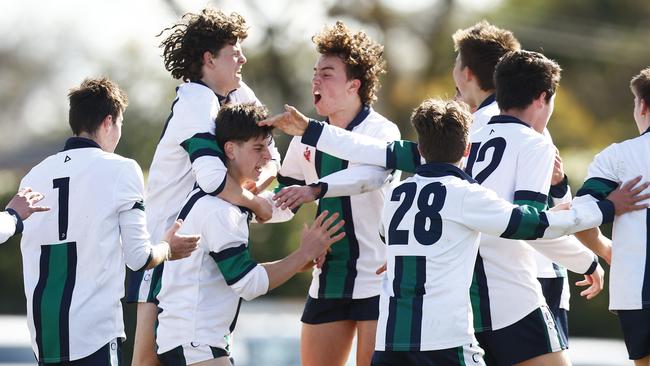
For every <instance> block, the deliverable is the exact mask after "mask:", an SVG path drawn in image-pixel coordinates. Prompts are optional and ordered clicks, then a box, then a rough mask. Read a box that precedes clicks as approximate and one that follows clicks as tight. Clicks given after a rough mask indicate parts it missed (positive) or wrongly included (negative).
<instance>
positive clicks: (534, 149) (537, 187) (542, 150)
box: [513, 139, 555, 211]
mask: <svg viewBox="0 0 650 366" xmlns="http://www.w3.org/2000/svg"><path fill="white" fill-rule="evenodd" d="M554 161H555V148H554V147H553V145H552V144H551V143H550V142H548V140H546V139H537V140H536V141H535V143H533V144H532V146H525V147H524V148H523V150H522V151H521V152H520V154H519V156H518V157H517V170H516V181H515V192H514V197H513V202H514V203H515V204H518V205H522V204H525V205H533V206H534V207H536V208H537V209H538V210H540V211H541V210H543V209H545V208H546V207H547V206H548V196H547V194H548V192H549V190H550V188H551V176H552V175H553V163H554Z"/></svg>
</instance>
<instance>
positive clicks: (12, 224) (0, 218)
mask: <svg viewBox="0 0 650 366" xmlns="http://www.w3.org/2000/svg"><path fill="white" fill-rule="evenodd" d="M19 225H20V230H19V227H18V226H19ZM21 231H22V220H19V218H18V217H16V216H14V215H12V214H10V213H9V212H7V211H2V212H0V244H2V243H4V242H6V241H7V240H9V238H11V237H12V236H14V234H19V233H20V232H21Z"/></svg>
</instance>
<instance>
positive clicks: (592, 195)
mask: <svg viewBox="0 0 650 366" xmlns="http://www.w3.org/2000/svg"><path fill="white" fill-rule="evenodd" d="M649 131H650V130H648V131H646V132H645V133H643V134H642V135H641V136H639V137H636V138H633V139H630V140H626V141H623V142H621V143H617V144H612V145H610V146H609V147H607V148H606V149H605V150H603V151H602V152H600V153H599V154H598V155H596V157H595V158H594V161H593V162H592V163H591V165H590V166H589V171H588V173H587V179H586V180H585V182H584V184H583V186H582V188H581V189H580V190H578V193H577V196H578V197H576V198H575V199H574V203H578V202H582V201H588V200H603V199H605V198H606V197H607V195H608V194H609V193H610V192H611V191H613V190H614V189H616V187H617V186H618V184H620V183H623V182H627V181H629V180H631V179H633V178H635V177H637V176H639V175H641V176H643V179H642V180H641V181H642V182H643V181H647V180H648V179H649V178H650V164H649V163H648V156H650V132H649ZM645 193H647V192H645ZM642 203H648V202H647V201H643V202H640V204H642ZM648 229H650V210H647V209H646V210H640V211H634V212H629V213H626V214H625V215H621V216H617V217H616V219H615V220H614V226H613V228H612V263H611V268H610V272H609V308H610V309H611V310H636V309H650V259H649V258H648V257H649V256H650V250H648V243H649V242H650V234H648V233H649V232H650V231H648Z"/></svg>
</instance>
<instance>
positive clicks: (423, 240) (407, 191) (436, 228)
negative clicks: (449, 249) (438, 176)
mask: <svg viewBox="0 0 650 366" xmlns="http://www.w3.org/2000/svg"><path fill="white" fill-rule="evenodd" d="M416 193H417V184H416V183H415V182H408V183H404V184H402V185H400V186H398V187H397V188H395V189H394V190H393V193H392V195H391V197H390V200H391V201H395V202H399V201H400V200H401V197H402V195H404V196H405V197H404V200H403V201H402V203H401V204H400V205H399V207H398V208H397V210H395V214H394V215H393V218H392V219H391V220H390V225H389V226H388V245H407V244H408V239H409V230H399V229H397V228H398V227H399V225H400V223H401V222H402V219H404V216H405V215H406V213H407V212H409V210H411V208H412V207H413V202H414V201H415V199H416ZM446 196H447V189H446V188H445V186H443V185H442V184H441V183H440V182H434V183H429V184H427V185H426V186H424V187H422V189H421V190H420V192H419V194H417V212H416V213H415V216H414V217H413V235H414V236H415V239H416V240H417V241H418V243H420V244H422V245H432V244H434V243H435V242H437V241H438V240H440V236H442V218H441V217H440V210H442V206H443V205H444V204H445V197H446ZM427 224H428V225H427Z"/></svg>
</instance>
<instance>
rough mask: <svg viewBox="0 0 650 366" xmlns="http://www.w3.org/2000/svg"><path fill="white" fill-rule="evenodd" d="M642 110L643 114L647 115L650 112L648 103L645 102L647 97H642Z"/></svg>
mask: <svg viewBox="0 0 650 366" xmlns="http://www.w3.org/2000/svg"><path fill="white" fill-rule="evenodd" d="M640 112H641V115H642V116H645V115H646V114H648V112H650V110H649V109H648V103H646V102H645V99H641V111H640Z"/></svg>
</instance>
